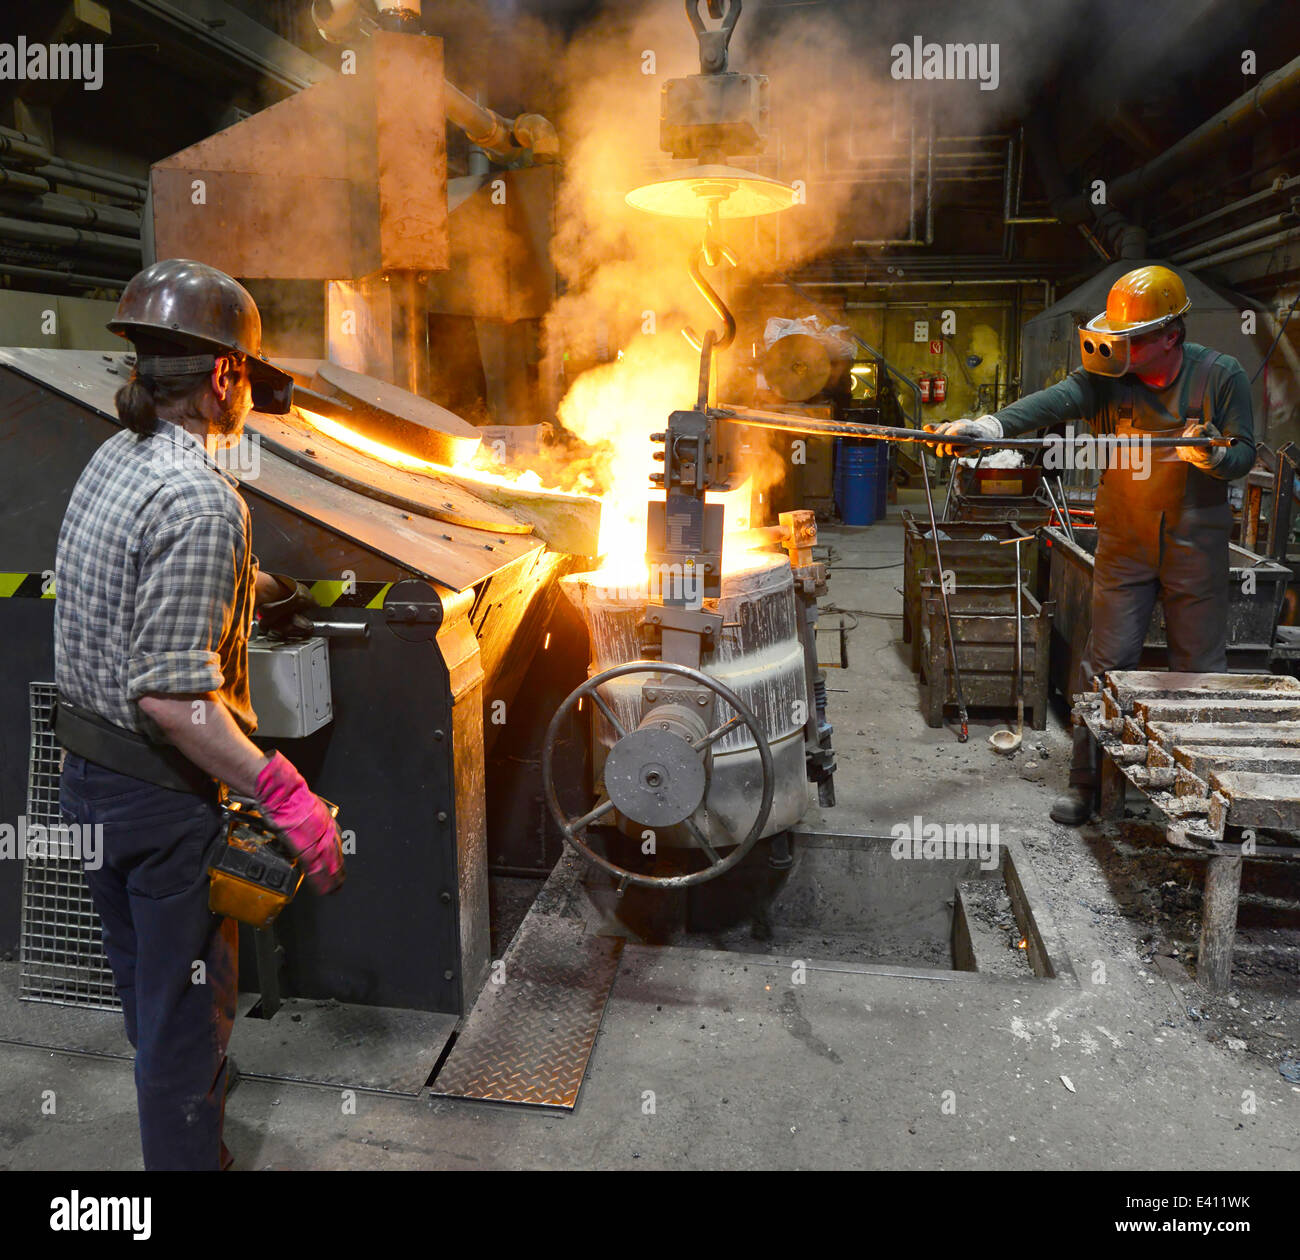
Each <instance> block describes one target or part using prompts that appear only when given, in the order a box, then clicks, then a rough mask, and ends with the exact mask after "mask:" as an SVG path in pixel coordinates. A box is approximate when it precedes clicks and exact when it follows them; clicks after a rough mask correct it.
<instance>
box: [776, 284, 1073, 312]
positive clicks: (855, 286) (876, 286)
mask: <svg viewBox="0 0 1300 1260" xmlns="http://www.w3.org/2000/svg"><path fill="white" fill-rule="evenodd" d="M800 283H801V284H802V285H803V286H804V287H805V288H808V289H868V288H871V289H906V288H924V289H941V288H952V287H954V286H957V285H961V286H963V287H966V286H975V287H978V286H979V285H982V284H989V285H992V284H1042V285H1050V284H1051V283H1052V282H1051V281H1050V280H1044V279H1043V277H1042V276H1028V277H1026V278H1024V279H1023V280H1007V279H1004V278H1001V277H990V278H989V279H979V278H972V279H964V280H948V279H941V278H939V277H935V278H934V279H932V280H894V279H892V278H891V279H886V280H803V281H800ZM782 287H783V286H782V285H781V284H780V283H779V282H778V281H771V282H769V283H767V284H765V285H763V288H765V289H780V288H782ZM1050 305H1051V303H1050V302H1045V307H1046V306H1050Z"/></svg>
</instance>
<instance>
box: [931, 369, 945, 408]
mask: <svg viewBox="0 0 1300 1260" xmlns="http://www.w3.org/2000/svg"><path fill="white" fill-rule="evenodd" d="M947 397H948V378H947V377H946V376H942V375H940V376H935V377H932V378H931V379H930V401H931V402H937V403H941V402H943V401H945V400H946V399H947Z"/></svg>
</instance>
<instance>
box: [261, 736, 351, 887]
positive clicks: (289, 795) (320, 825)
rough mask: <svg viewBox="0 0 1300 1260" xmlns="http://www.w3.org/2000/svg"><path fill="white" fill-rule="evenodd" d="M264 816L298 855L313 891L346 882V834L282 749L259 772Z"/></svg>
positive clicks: (273, 754)
mask: <svg viewBox="0 0 1300 1260" xmlns="http://www.w3.org/2000/svg"><path fill="white" fill-rule="evenodd" d="M257 803H258V805H259V806H260V807H261V811H262V817H263V818H265V819H266V821H267V822H268V823H270V824H271V826H272V827H273V828H274V829H275V830H276V831H277V832H278V833H279V836H280V839H281V840H283V841H284V843H285V844H286V845H287V846H288V848H289V851H290V852H291V853H292V854H293V855H294V857H296V858H297V859H298V863H299V865H300V866H301V867H302V873H303V875H304V876H305V878H306V880H307V884H308V886H309V887H310V888H311V890H312V892H314V893H316V894H317V895H318V896H322V897H323V896H324V895H325V894H326V893H332V892H334V891H336V890H337V889H338V888H340V887H341V886H342V884H343V837H342V836H341V835H340V834H339V828H338V824H337V823H336V822H335V821H334V815H333V814H332V813H331V812H330V807H329V806H328V805H326V804H325V802H324V801H323V800H321V798H320V797H319V796H317V795H315V793H313V792H312V790H311V788H309V787H308V786H307V781H306V780H305V779H304V778H303V777H302V775H300V774H299V773H298V771H297V770H295V769H294V767H293V763H292V762H291V761H290V760H289V759H288V758H287V757H285V756H282V755H281V754H280V753H278V752H277V753H272V754H271V759H270V760H269V761H268V762H267V763H266V765H264V766H263V767H262V770H261V773H260V774H258V776H257Z"/></svg>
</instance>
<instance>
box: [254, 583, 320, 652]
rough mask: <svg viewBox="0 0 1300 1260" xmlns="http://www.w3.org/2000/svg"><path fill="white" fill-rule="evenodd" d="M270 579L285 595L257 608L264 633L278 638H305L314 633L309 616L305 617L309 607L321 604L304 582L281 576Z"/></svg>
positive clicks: (259, 622) (317, 606) (316, 606)
mask: <svg viewBox="0 0 1300 1260" xmlns="http://www.w3.org/2000/svg"><path fill="white" fill-rule="evenodd" d="M271 576H272V577H273V578H275V580H276V581H277V582H278V583H279V585H280V589H281V591H284V592H286V593H285V594H284V595H282V596H281V598H279V599H274V600H269V601H268V602H267V603H265V604H259V605H258V614H259V620H258V625H259V626H260V627H261V630H262V633H263V634H265V635H269V636H271V637H272V638H276V639H305V638H307V637H309V636H310V635H311V634H312V624H311V619H310V618H309V617H306V616H304V615H303V614H304V613H305V612H306V610H307V609H309V608H319V607H320V605H319V604H318V603H317V602H316V601H315V600H314V599H312V597H311V592H310V591H309V590H308V589H307V588H306V587H305V586H304V585H303V584H302V583H301V582H296V581H294V579H293V578H291V577H285V576H284V575H283V574H280V573H272V574H271Z"/></svg>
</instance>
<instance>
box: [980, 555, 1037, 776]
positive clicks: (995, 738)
mask: <svg viewBox="0 0 1300 1260" xmlns="http://www.w3.org/2000/svg"><path fill="white" fill-rule="evenodd" d="M1028 541H1029V540H1028V539H1027V538H1025V537H1024V536H1023V535H1021V536H1019V537H1016V538H1004V539H1003V540H1002V545H1003V546H1004V547H1005V546H1006V545H1007V544H1008V543H1013V544H1014V545H1015V548H1016V729H1015V730H1014V731H1009V730H1001V731H994V732H993V734H992V735H990V736H989V743H990V744H992V745H993V750H994V751H995V752H1000V753H1004V754H1007V755H1009V754H1011V753H1013V752H1015V751H1016V749H1017V748H1019V747H1020V745H1021V743H1022V742H1023V741H1024V738H1025V692H1024V671H1023V669H1022V668H1021V656H1022V654H1023V650H1024V649H1023V647H1022V642H1023V639H1022V635H1021V629H1020V602H1021V594H1020V544H1021V543H1023V542H1028Z"/></svg>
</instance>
